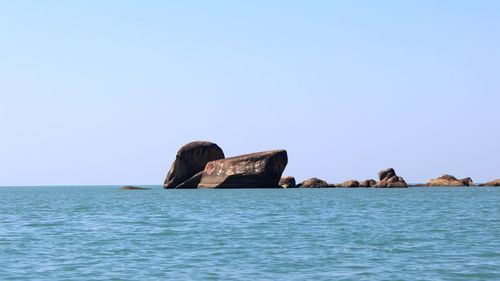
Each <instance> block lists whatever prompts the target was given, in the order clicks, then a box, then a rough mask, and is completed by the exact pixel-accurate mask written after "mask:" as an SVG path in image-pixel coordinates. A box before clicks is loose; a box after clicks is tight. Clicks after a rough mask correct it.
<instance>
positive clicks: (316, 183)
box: [297, 178, 335, 188]
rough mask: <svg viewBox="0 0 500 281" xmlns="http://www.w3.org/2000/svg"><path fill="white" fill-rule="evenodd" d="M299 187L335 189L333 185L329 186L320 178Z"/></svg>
mask: <svg viewBox="0 0 500 281" xmlns="http://www.w3.org/2000/svg"><path fill="white" fill-rule="evenodd" d="M297 187H301V188H320V187H335V185H333V184H328V183H327V182H326V181H324V180H320V179H318V178H310V179H307V180H305V181H303V182H301V183H299V184H298V185H297Z"/></svg>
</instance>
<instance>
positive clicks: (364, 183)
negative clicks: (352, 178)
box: [359, 179, 377, 187]
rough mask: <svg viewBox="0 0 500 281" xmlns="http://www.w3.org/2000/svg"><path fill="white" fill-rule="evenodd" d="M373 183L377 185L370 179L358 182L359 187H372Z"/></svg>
mask: <svg viewBox="0 0 500 281" xmlns="http://www.w3.org/2000/svg"><path fill="white" fill-rule="evenodd" d="M375 185H377V182H376V181H375V180H372V179H369V180H363V181H360V182H359V187H374V186H375Z"/></svg>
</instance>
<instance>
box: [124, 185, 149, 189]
mask: <svg viewBox="0 0 500 281" xmlns="http://www.w3.org/2000/svg"><path fill="white" fill-rule="evenodd" d="M120 190H151V188H146V187H138V186H130V185H126V186H122V187H120Z"/></svg>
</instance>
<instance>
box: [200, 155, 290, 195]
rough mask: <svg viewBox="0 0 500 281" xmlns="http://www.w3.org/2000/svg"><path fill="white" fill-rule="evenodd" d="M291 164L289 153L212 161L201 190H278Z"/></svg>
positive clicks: (203, 179)
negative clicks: (286, 168)
mask: <svg viewBox="0 0 500 281" xmlns="http://www.w3.org/2000/svg"><path fill="white" fill-rule="evenodd" d="M287 163H288V156H287V153H286V150H273V151H264V152H258V153H252V154H246V155H241V156H236V157H230V158H226V159H221V160H216V161H211V162H209V163H208V164H207V165H206V167H205V170H204V171H203V175H202V177H201V182H200V184H199V185H198V187H199V188H270V187H271V188H276V187H280V186H279V181H280V178H281V175H282V174H283V171H284V170H285V167H286V165H287Z"/></svg>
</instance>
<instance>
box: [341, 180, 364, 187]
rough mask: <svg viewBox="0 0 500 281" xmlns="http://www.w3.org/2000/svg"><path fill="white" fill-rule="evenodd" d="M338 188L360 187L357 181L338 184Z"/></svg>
mask: <svg viewBox="0 0 500 281" xmlns="http://www.w3.org/2000/svg"><path fill="white" fill-rule="evenodd" d="M336 186H337V187H359V182H358V181H357V180H348V181H346V182H343V183H341V184H337V185H336Z"/></svg>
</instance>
